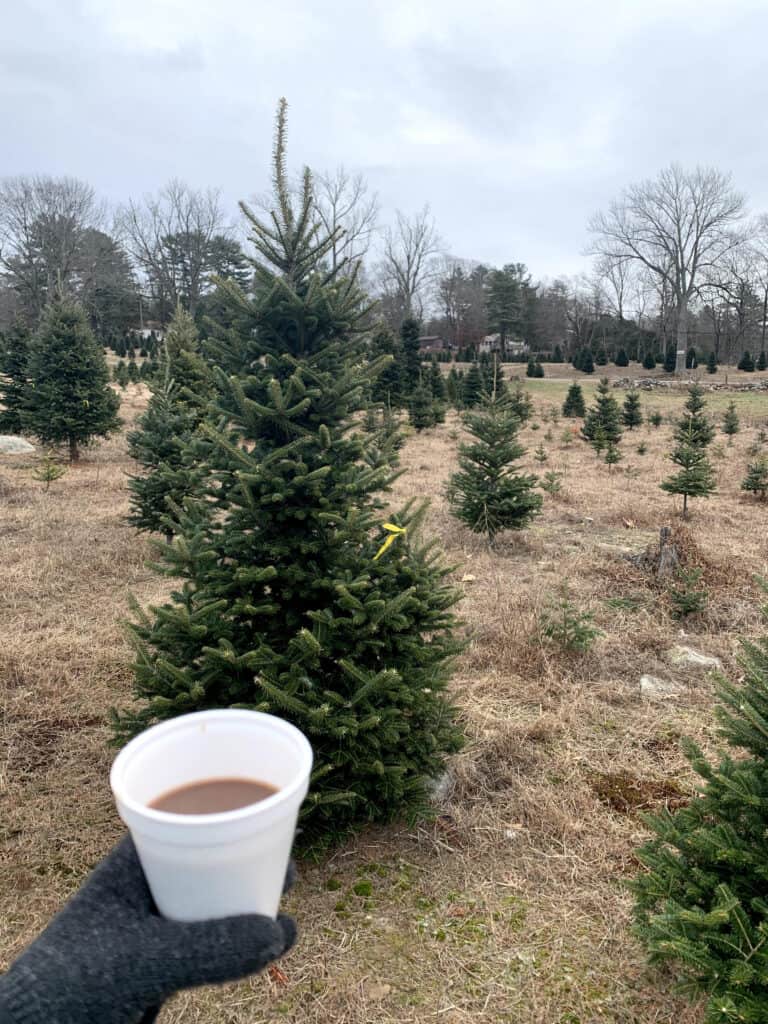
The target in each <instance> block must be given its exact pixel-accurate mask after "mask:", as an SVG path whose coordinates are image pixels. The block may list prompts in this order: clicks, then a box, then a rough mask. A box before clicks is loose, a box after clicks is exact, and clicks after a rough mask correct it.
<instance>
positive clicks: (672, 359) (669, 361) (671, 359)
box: [664, 345, 677, 373]
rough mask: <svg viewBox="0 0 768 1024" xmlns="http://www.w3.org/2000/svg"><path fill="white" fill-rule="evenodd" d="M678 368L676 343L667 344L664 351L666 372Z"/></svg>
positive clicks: (671, 371)
mask: <svg viewBox="0 0 768 1024" xmlns="http://www.w3.org/2000/svg"><path fill="white" fill-rule="evenodd" d="M676 368H677V351H676V349H675V346H674V345H667V350H666V352H665V353H664V372H665V373H674V372H675V370H676Z"/></svg>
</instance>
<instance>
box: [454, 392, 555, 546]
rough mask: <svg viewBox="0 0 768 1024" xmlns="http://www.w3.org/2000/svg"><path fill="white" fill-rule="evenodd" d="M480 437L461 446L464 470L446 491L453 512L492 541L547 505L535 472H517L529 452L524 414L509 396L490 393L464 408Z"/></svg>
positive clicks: (467, 422) (524, 523)
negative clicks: (522, 433)
mask: <svg viewBox="0 0 768 1024" xmlns="http://www.w3.org/2000/svg"><path fill="white" fill-rule="evenodd" d="M463 418H464V425H465V427H466V428H467V430H468V431H469V433H470V434H471V435H472V437H473V438H474V440H473V441H472V443H471V444H464V445H461V446H460V448H459V472H458V473H454V474H453V476H452V477H451V479H450V481H449V483H448V488H447V491H446V494H447V497H448V501H449V504H450V506H451V512H452V514H453V515H454V516H455V517H456V518H457V519H459V520H461V522H463V523H465V524H466V525H467V526H468V527H469V528H470V530H472V531H474V532H475V533H484V534H486V536H487V537H488V540H489V543H491V544H493V541H494V538H495V537H496V535H497V534H498V533H500V532H501V531H503V530H522V529H523V528H524V527H526V526H528V524H529V523H530V521H531V520H532V519H533V518H534V516H536V515H538V513H539V511H540V509H541V503H542V499H541V495H540V494H537V493H536V491H535V490H534V488H535V487H536V484H537V482H538V480H537V478H536V477H535V476H532V475H527V474H524V473H515V472H514V463H515V462H517V460H518V459H519V458H520V457H521V456H522V455H524V454H525V449H524V448H523V446H522V445H521V444H520V443H519V442H518V440H517V431H518V429H519V426H520V420H519V418H518V416H517V414H516V413H515V411H514V407H513V405H512V404H511V403H510V401H509V399H508V398H507V397H506V396H497V397H495V398H493V397H489V398H486V399H485V401H484V402H483V404H482V405H481V406H480V407H479V408H477V409H474V410H472V411H470V412H468V413H465V414H464V417H463Z"/></svg>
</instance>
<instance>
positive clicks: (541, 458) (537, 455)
mask: <svg viewBox="0 0 768 1024" xmlns="http://www.w3.org/2000/svg"><path fill="white" fill-rule="evenodd" d="M533 457H534V459H536V461H537V462H538V463H539V465H541V464H542V463H544V462H547V461H548V459H549V456H548V455H547V453H546V451H545V449H544V445H543V444H540V445H539V446H538V448H537V449H536V451H535V452H534V453H533Z"/></svg>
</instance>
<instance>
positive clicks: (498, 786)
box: [0, 375, 768, 1024]
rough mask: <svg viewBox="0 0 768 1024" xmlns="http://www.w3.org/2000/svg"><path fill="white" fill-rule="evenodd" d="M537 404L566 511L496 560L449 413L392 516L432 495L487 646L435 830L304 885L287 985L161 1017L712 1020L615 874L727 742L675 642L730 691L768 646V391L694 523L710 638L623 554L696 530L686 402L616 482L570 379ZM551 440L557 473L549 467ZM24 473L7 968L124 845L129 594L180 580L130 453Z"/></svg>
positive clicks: (725, 451)
mask: <svg viewBox="0 0 768 1024" xmlns="http://www.w3.org/2000/svg"><path fill="white" fill-rule="evenodd" d="M596 376H597V375H596ZM739 376H740V377H743V375H739ZM755 376H757V375H755ZM595 384H596V381H595V380H592V381H589V382H588V383H587V384H586V388H587V390H588V391H589V390H590V389H591V388H593V387H594V385H595ZM529 386H530V388H531V391H532V393H533V397H534V401H535V404H536V415H535V416H534V419H533V421H532V423H531V424H529V425H528V426H527V427H526V428H525V429H524V431H523V432H522V438H523V440H524V442H525V444H526V446H527V447H528V450H529V451H528V455H527V456H526V458H525V460H524V461H525V464H526V466H527V467H528V468H530V469H533V470H534V471H537V472H541V470H542V469H544V470H546V469H548V468H551V469H555V470H557V471H560V472H562V473H563V474H564V477H563V491H562V493H561V495H559V496H557V497H556V498H554V499H552V498H546V500H545V510H544V514H543V515H542V516H541V517H540V519H539V520H537V522H536V523H535V524H534V526H533V527H532V528H531V529H530V530H528V531H527V532H526V533H525V534H524V535H521V536H513V537H509V538H507V539H505V540H503V541H501V542H500V543H499V545H498V549H497V550H496V551H495V552H493V553H491V552H489V551H488V550H487V548H486V547H485V545H484V544H483V542H482V541H481V540H479V539H477V538H475V537H473V536H472V535H471V534H469V533H468V532H467V531H466V530H464V529H463V528H461V527H459V526H458V525H457V524H456V523H455V522H454V521H453V520H452V519H451V518H450V516H449V514H448V511H447V508H446V505H445V502H444V499H443V497H442V489H443V486H444V484H445V481H446V478H447V477H448V475H449V474H450V472H451V471H452V468H453V466H454V464H455V455H456V447H457V444H458V442H459V439H460V424H459V423H458V421H457V419H456V418H455V416H450V417H449V419H448V422H447V423H446V424H444V425H443V426H441V427H439V428H436V429H435V430H432V431H427V432H425V433H423V434H421V435H417V436H412V437H410V438H409V440H408V442H407V445H406V447H405V449H404V451H403V463H404V465H405V467H406V468H407V470H408V472H407V473H406V474H405V475H404V476H403V477H401V478H400V480H399V481H398V483H397V486H396V495H395V500H396V501H398V502H399V501H401V500H403V499H405V498H407V497H410V496H412V495H416V496H422V495H429V496H431V497H432V499H433V500H432V506H431V513H430V517H429V521H428V527H427V528H428V529H429V531H430V533H431V534H432V535H434V536H436V537H438V538H439V539H440V541H441V543H442V544H443V546H444V548H445V549H446V552H447V555H448V558H449V559H450V560H451V561H452V562H454V563H456V564H457V565H458V566H459V568H458V569H457V571H456V580H457V582H458V583H459V585H460V586H461V587H462V588H463V591H464V595H465V596H464V599H463V602H462V605H461V614H462V616H463V618H464V620H465V623H466V629H467V631H468V635H469V638H470V643H469V647H468V649H467V651H466V653H465V654H464V655H463V656H462V658H461V660H460V662H459V664H458V666H457V671H456V675H455V679H454V690H455V696H456V700H457V702H458V704H459V706H460V708H461V711H462V717H463V720H464V723H465V726H466V730H467V733H468V737H469V742H468V745H467V747H466V749H465V750H464V752H463V753H462V754H461V755H460V756H459V757H458V758H456V760H455V763H454V764H453V766H452V770H451V775H450V779H449V784H448V785H447V786H446V787H445V792H444V793H443V795H442V803H441V805H440V807H439V808H438V813H439V816H438V817H437V818H436V820H435V821H433V822H431V823H425V824H423V825H422V826H420V827H416V828H413V829H409V828H405V827H391V828H387V829H377V830H371V831H368V832H366V833H365V834H363V835H361V836H359V837H358V838H357V839H356V840H355V841H354V842H352V843H350V844H348V845H347V846H345V847H343V848H342V849H340V850H338V851H337V852H336V853H334V854H333V855H332V856H330V857H329V858H328V859H327V860H326V861H325V862H323V863H322V864H318V865H304V866H303V867H302V869H301V879H300V882H299V883H298V885H297V887H296V889H295V890H294V892H293V893H292V894H291V896H290V898H289V901H288V904H289V909H290V910H292V911H293V912H294V913H295V914H296V916H297V917H298V919H299V924H300V930H301V937H300V941H299V944H298V946H297V947H296V949H295V950H294V951H293V952H292V953H291V955H290V956H289V957H288V958H286V960H285V961H284V962H283V963H281V965H280V968H281V970H280V972H273V973H272V974H271V975H267V976H264V977H261V978H257V979H254V980H253V981H250V982H248V983H245V984H241V985H236V986H231V987H229V988H226V989H223V990H217V991H215V992H214V991H212V990H203V991H199V992H196V993H193V994H184V995H181V996H179V997H177V998H176V999H175V1000H173V1001H172V1002H171V1003H169V1004H168V1006H167V1008H166V1009H165V1011H164V1012H163V1015H162V1018H161V1019H162V1021H163V1024H171V1022H179V1024H180V1022H182V1021H184V1022H185V1024H191V1022H199V1024H214V1022H216V1024H267V1022H278V1021H285V1022H291V1024H299V1022H302V1024H303V1022H308V1024H321V1022H322V1024H326V1022H334V1024H369V1022H375V1024H390V1022H391V1024H394V1022H398V1024H399V1022H403V1024H405V1022H414V1024H415V1022H418V1024H426V1022H437V1024H470V1022H472V1024H491V1022H509V1024H512V1022H516V1024H517V1022H523V1024H592V1022H595V1021H607V1022H622V1024H652V1022H657V1024H660V1022H665V1024H672V1022H674V1024H694V1022H698V1021H700V1020H701V1019H702V1018H701V1013H700V1010H699V1009H697V1008H696V1007H691V1006H689V1005H688V1004H686V1003H684V1002H682V1001H680V1000H679V999H678V998H677V997H676V996H675V995H674V994H673V983H674V978H673V977H672V976H671V975H669V974H660V973H658V972H652V971H650V970H649V969H647V967H646V966H645V963H644V958H643V956H642V952H641V950H640V949H639V947H638V946H637V945H636V944H635V942H634V940H633V939H632V938H631V936H630V933H629V930H628V921H629V912H630V906H631V901H630V898H629V897H628V895H627V893H626V892H625V891H624V889H623V882H624V881H625V880H626V879H627V878H629V877H630V876H631V875H632V874H633V872H634V871H636V869H637V865H636V862H635V860H634V856H633V850H634V848H635V847H636V845H637V844H638V843H639V842H640V841H641V840H642V839H643V836H644V834H645V832H644V828H643V825H642V822H641V821H640V819H639V816H638V815H639V812H640V811H641V810H644V809H652V808H654V807H658V806H661V805H663V803H664V802H667V803H669V804H671V805H672V806H675V805H676V804H679V803H680V802H681V801H683V800H685V799H686V795H687V794H688V793H690V792H691V789H692V786H693V778H692V776H691V773H690V771H689V769H688V767H687V765H686V763H685V761H684V759H683V758H682V756H681V754H680V749H679V739H680V736H681V735H683V734H689V735H693V736H695V737H696V738H697V739H698V740H699V741H700V742H701V743H702V744H703V745H704V746H705V748H706V749H709V750H714V749H715V748H716V743H715V733H714V723H713V719H712V714H711V708H712V692H713V688H712V681H711V679H710V678H709V677H708V676H707V675H705V674H701V673H700V672H695V671H684V670H681V669H677V668H674V669H673V668H672V667H671V666H670V665H669V664H668V663H667V661H666V652H667V650H668V649H669V648H670V647H671V646H672V645H673V644H675V643H679V642H681V641H682V642H684V643H687V644H690V645H691V646H693V647H695V648H696V649H697V650H700V651H702V652H704V653H707V654H713V655H716V656H718V657H719V658H721V659H722V662H723V665H724V667H725V670H726V672H728V673H731V674H734V673H735V672H736V671H737V667H736V662H735V657H736V655H737V650H738V638H739V637H741V636H745V635H750V634H755V633H757V632H759V631H760V629H761V619H760V611H759V606H760V601H761V599H760V593H759V590H758V588H757V586H756V584H755V582H754V579H753V577H754V574H755V573H766V572H767V571H768V567H767V566H766V551H765V527H766V508H765V506H762V505H760V504H759V503H756V502H755V501H754V500H752V499H751V498H748V497H746V496H745V495H744V494H743V492H741V491H740V490H739V483H740V480H741V478H742V477H743V475H744V472H745V467H746V462H747V458H748V454H747V449H748V447H749V446H750V445H752V444H754V443H755V442H756V437H757V431H758V430H759V429H761V428H763V427H766V426H768V398H767V397H765V396H764V395H761V394H739V395H736V396H735V399H736V402H737V407H738V408H739V411H740V413H741V416H742V432H741V433H740V434H738V435H737V437H736V438H735V442H734V444H733V445H732V446H728V445H727V444H726V443H725V440H726V439H725V438H724V437H722V436H720V437H718V438H717V441H716V447H715V446H713V447H715V451H714V456H715V457H714V462H715V465H716V468H717V473H718V493H717V495H716V496H714V497H712V498H711V499H710V500H709V501H694V502H693V518H692V520H691V522H690V527H689V530H690V538H689V543H690V549H691V551H692V552H693V553H694V556H695V557H698V558H699V559H700V564H701V565H702V566H703V567H704V576H703V582H704V584H705V586H706V588H707V590H708V591H709V595H710V598H709V604H708V607H707V610H706V612H705V613H704V615H703V616H702V617H701V618H700V619H699V620H696V621H690V620H688V621H686V622H682V623H681V622H680V621H679V620H676V619H675V618H673V616H672V615H671V612H670V606H669V601H668V599H667V597H666V596H665V594H664V593H663V592H660V591H659V590H657V589H655V588H654V587H653V586H652V585H651V584H650V582H649V580H648V578H647V577H646V576H645V575H644V574H643V573H642V572H641V571H640V570H638V569H636V568H634V567H633V566H632V565H631V564H630V563H629V562H627V561H626V560H625V559H624V558H623V557H622V556H623V555H625V554H626V553H628V552H639V551H641V550H643V549H644V548H645V547H646V546H647V545H648V544H649V543H651V542H652V541H653V540H654V538H655V537H656V536H657V534H658V530H659V527H660V526H662V525H664V524H668V523H673V522H679V520H677V519H676V518H675V503H674V500H673V499H672V498H671V497H670V496H669V495H667V494H665V493H664V492H662V491H661V490H660V489H659V486H658V484H659V481H660V480H661V479H662V477H663V476H664V475H665V474H666V473H667V472H669V464H668V463H667V462H665V459H664V453H665V452H666V451H667V450H668V448H669V443H670V434H671V427H670V425H669V417H671V416H672V415H673V414H675V413H676V412H677V410H678V409H679V407H680V405H681V403H682V396H681V395H678V394H666V393H663V394H662V393H656V392H654V393H653V394H651V395H648V396H645V395H644V396H643V403H644V408H645V409H646V410H647V409H651V408H657V409H659V410H660V411H661V412H662V413H663V414H664V415H665V417H667V419H666V420H665V423H664V425H663V426H662V427H660V428H658V429H653V428H647V427H645V426H644V427H642V428H640V429H639V430H636V431H634V432H632V433H631V434H627V435H625V438H624V440H623V442H622V450H623V453H624V459H623V461H622V462H621V463H620V464H619V466H618V467H617V468H615V469H614V471H613V472H612V473H609V471H608V468H607V467H606V466H605V465H603V464H602V463H599V462H598V461H597V460H596V458H595V456H594V454H593V453H592V451H591V449H589V448H587V447H586V446H585V445H584V444H583V443H582V442H581V441H579V440H578V439H573V440H570V441H569V443H566V441H565V440H564V431H565V430H566V429H567V428H568V426H569V423H568V421H563V420H562V419H561V420H560V421H559V422H558V423H557V424H554V423H551V422H549V415H550V410H551V409H554V408H556V407H557V406H559V403H560V402H561V401H562V397H563V394H564V391H565V389H566V387H567V381H566V380H562V381H557V380H552V379H545V380H543V381H533V382H530V384H529ZM731 397H732V396H731V395H730V394H726V393H718V394H716V395H713V396H712V399H711V403H710V404H711V408H712V409H713V411H716V412H718V413H719V412H720V411H721V410H722V408H723V407H724V404H725V402H726V401H728V400H729V399H730V398H731ZM144 400H145V392H144V390H143V389H142V388H137V387H129V389H128V391H127V394H126V397H125V399H124V404H123V415H124V416H125V418H126V419H127V420H130V419H131V418H132V417H133V416H135V414H136V413H137V412H138V411H139V409H140V408H141V406H142V404H143V402H144ZM545 417H546V418H545ZM534 427H538V429H534ZM641 441H643V442H644V443H645V444H646V445H647V447H648V451H647V453H646V454H644V455H640V454H638V453H637V451H636V448H637V445H638V444H639V443H640V442H641ZM540 443H541V444H543V446H544V448H545V450H546V451H547V454H548V462H547V463H546V464H544V466H543V467H539V466H537V464H536V463H535V462H534V461H533V458H532V452H533V449H534V448H535V447H536V446H537V445H538V444H540ZM30 469H31V466H30V463H29V462H25V461H24V460H23V459H19V458H18V457H16V458H10V457H1V456H0V509H1V512H0V558H1V559H2V565H3V588H2V590H3V600H2V605H1V607H2V611H1V612H0V615H1V616H2V618H1V620H0V631H1V633H2V635H1V636H0V681H1V685H2V690H1V691H0V700H1V701H2V708H1V713H2V718H0V730H1V732H2V751H3V756H2V760H1V761H0V798H1V802H2V815H1V816H0V958H1V959H2V960H3V961H4V962H7V961H8V960H9V959H11V958H12V957H13V956H14V955H15V954H16V953H17V952H18V951H19V950H20V949H21V948H22V947H23V946H24V945H25V943H27V942H28V941H29V940H30V939H31V938H32V937H33V936H34V935H35V934H36V933H37V931H38V930H39V929H40V928H41V927H43V925H44V924H45V922H46V921H47V920H48V918H49V917H50V915H51V914H52V913H53V912H54V911H55V910H56V909H57V908H58V907H59V906H60V905H61V903H62V901H63V900H64V899H65V898H66V896H67V895H68V894H69V893H71V892H72V891H73V890H74V889H75V888H76V887H77V886H78V884H79V882H80V881H81V880H82V878H83V877H84V875H85V874H86V872H87V871H88V870H89V869H90V868H91V867H92V866H93V864H94V863H96V862H97V861H98V860H99V858H100V857H101V856H103V855H104V853H106V851H107V850H108V849H109V848H110V846H111V845H112V843H113V842H114V841H115V839H116V838H117V837H118V836H119V835H120V833H121V826H120V823H119V821H118V819H117V816H116V814H115V812H114V809H113V806H112V802H111V798H110V794H109V790H108V783H107V773H108V768H109V763H110V760H111V757H112V756H113V751H111V750H110V749H109V747H108V739H109V728H108V724H107V718H108V711H109V708H110V707H111V706H113V705H116V704H118V705H119V704H124V703H125V702H127V701H128V700H129V699H130V683H131V680H130V672H129V668H128V665H129V659H130V651H129V648H128V645H127V642H126V639H125V635H124V632H123V629H122V627H121V625H120V619H121V618H122V617H124V616H126V614H127V600H126V599H127V595H128V593H129V592H130V593H133V594H135V595H136V597H137V598H138V599H139V600H140V601H141V602H143V603H148V602H152V601H159V600H161V599H162V597H163V595H164V592H165V588H166V584H164V583H163V582H162V581H161V580H159V579H158V578H157V577H156V576H155V575H153V573H152V572H151V571H150V570H149V569H147V568H146V567H145V561H146V559H147V556H148V553H149V548H148V543H147V541H146V540H145V539H144V538H143V537H141V536H139V535H137V534H136V533H135V532H134V531H133V530H132V529H130V528H129V527H127V526H126V525H124V523H123V517H124V515H125V512H126V509H127V495H126V487H125V477H126V473H128V472H130V471H131V469H132V467H131V464H130V460H129V459H128V458H127V455H126V452H125V440H124V436H123V435H121V436H118V437H116V438H114V439H112V440H110V441H109V442H107V443H105V444H104V445H102V446H100V447H99V448H97V449H95V450H94V451H93V452H92V453H91V454H90V455H88V457H87V458H86V459H84V461H83V462H82V464H81V465H79V466H77V467H73V468H72V469H71V470H70V471H69V472H68V473H67V475H66V476H65V477H63V478H62V479H61V480H60V481H58V482H56V483H54V484H53V485H52V487H51V489H50V491H49V492H48V493H45V492H44V491H43V489H42V487H41V485H40V484H39V483H37V482H35V481H34V480H33V479H32V477H31V472H30ZM697 551H698V553H699V554H698V555H696V552H697ZM563 580H566V581H567V585H568V588H569V592H570V595H571V599H572V600H573V602H574V603H575V604H576V605H577V606H578V607H579V608H581V609H583V610H586V611H590V612H591V613H592V614H593V615H594V620H595V623H596V625H597V626H598V627H599V629H600V630H601V636H600V637H599V639H598V640H597V642H596V643H595V645H594V647H593V648H592V650H590V651H589V652H588V653H587V654H584V655H573V654H567V653H563V652H562V651H560V650H559V649H558V648H557V647H553V646H551V645H549V644H548V643H547V642H546V641H545V640H544V639H543V637H542V635H541V629H540V616H541V614H542V613H543V612H544V611H545V609H546V608H547V606H548V604H549V603H550V602H551V601H552V600H553V599H554V598H556V597H557V595H558V593H559V588H560V586H561V582H562V581H563ZM683 632H684V633H685V636H684V637H682V638H681V634H682V633H683ZM642 673H651V674H653V675H657V676H662V677H664V678H667V679H674V680H676V681H677V682H679V683H680V684H681V686H682V692H681V693H680V694H679V695H678V696H677V697H675V698H673V699H669V700H666V701H650V700H648V699H647V698H644V697H641V696H640V693H639V678H640V675H641V674H642Z"/></svg>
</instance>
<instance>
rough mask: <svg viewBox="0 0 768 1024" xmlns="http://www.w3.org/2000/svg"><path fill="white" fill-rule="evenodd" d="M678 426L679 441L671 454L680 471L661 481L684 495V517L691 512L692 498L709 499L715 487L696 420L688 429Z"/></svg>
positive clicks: (664, 487) (662, 486) (670, 488)
mask: <svg viewBox="0 0 768 1024" xmlns="http://www.w3.org/2000/svg"><path fill="white" fill-rule="evenodd" d="M682 430H683V428H678V430H677V432H676V434H675V438H676V440H677V444H676V446H675V448H674V449H673V451H672V453H671V454H670V459H671V460H672V462H674V463H675V465H677V466H680V472H679V473H675V474H674V475H673V476H670V477H667V479H666V480H663V481H662V483H661V489H662V490H663V491H668V492H669V493H670V494H682V496H683V516H684V517H687V515H688V499H689V498H708V497H709V496H710V494H712V493H713V492H714V490H715V475H714V472H713V470H712V466H711V465H710V463H709V460H708V459H707V456H706V451H705V448H704V447H703V446H702V445H700V444H698V443H697V441H696V433H695V428H694V426H693V423H692V422H690V421H689V423H688V426H687V427H686V428H685V431H684V432H682V433H681V431H682Z"/></svg>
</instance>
